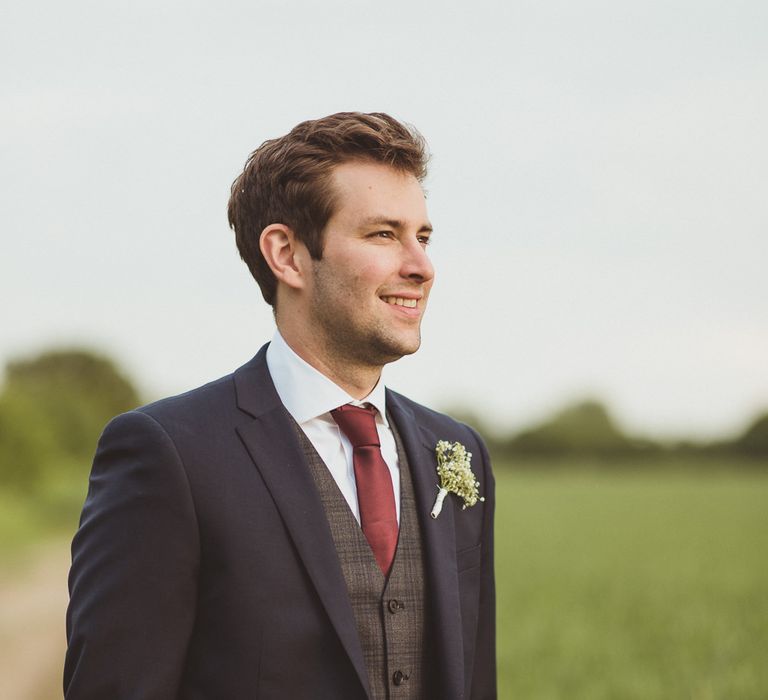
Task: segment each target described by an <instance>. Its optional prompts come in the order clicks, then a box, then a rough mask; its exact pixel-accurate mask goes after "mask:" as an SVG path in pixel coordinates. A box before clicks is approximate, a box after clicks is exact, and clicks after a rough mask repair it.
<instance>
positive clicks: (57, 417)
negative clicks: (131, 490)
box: [0, 348, 768, 494]
mask: <svg viewBox="0 0 768 700" xmlns="http://www.w3.org/2000/svg"><path fill="white" fill-rule="evenodd" d="M141 403H142V401H141V397H140V395H139V392H138V391H137V389H136V387H135V386H134V384H133V383H132V381H131V380H130V379H129V378H128V377H127V376H126V374H125V373H124V372H123V371H122V370H121V369H120V368H118V367H117V365H116V364H115V363H114V361H113V360H111V359H110V358H109V357H107V356H105V355H101V354H98V353H94V352H92V351H90V350H86V349H78V348H72V349H52V350H49V351H46V352H43V353H41V354H39V355H37V356H33V357H26V358H19V359H16V360H12V361H10V362H8V364H7V365H6V367H5V376H4V382H3V385H2V389H0V488H2V489H13V490H16V491H19V492H25V493H29V494H34V493H35V492H37V491H39V490H40V489H42V488H44V487H45V485H46V484H49V483H50V482H51V481H55V480H66V479H72V480H78V481H79V482H84V479H85V477H86V476H87V473H88V470H89V469H90V463H91V460H92V457H93V453H94V450H95V447H96V442H97V440H98V436H99V435H100V433H101V431H102V430H103V428H104V426H105V425H106V423H107V422H108V421H109V419H110V418H112V417H113V416H115V415H117V414H119V413H122V412H124V411H128V410H131V409H132V408H135V407H136V406H138V405H140V404H141ZM455 413H456V412H454V414H455ZM469 422H471V423H473V424H474V425H477V424H478V421H477V420H476V419H472V420H471V421H469ZM480 428H481V432H483V433H484V435H485V437H486V439H487V441H488V444H489V447H490V449H491V452H492V454H493V456H494V457H495V458H497V459H500V460H501V462H503V463H514V462H515V460H518V461H519V460H521V459H522V460H526V459H529V458H533V459H534V460H535V459H541V460H549V461H557V460H561V461H563V462H565V461H567V460H568V459H570V458H590V459H591V458H605V459H606V461H607V462H610V463H615V462H616V461H617V460H621V459H624V458H632V459H636V458H638V457H644V458H656V457H659V456H662V455H670V454H673V455H680V454H684V455H688V456H695V457H703V456H715V457H722V456H734V457H740V458H748V459H749V460H751V461H752V462H754V463H756V464H760V465H768V412H766V413H763V414H762V415H760V416H758V417H757V418H756V419H755V420H754V421H753V422H752V423H751V424H750V425H749V426H747V428H746V429H745V430H744V431H743V432H742V433H741V434H740V435H737V436H734V437H733V439H730V440H723V441H719V442H709V443H695V442H684V443H682V442H681V443H676V444H664V443H659V442H655V441H652V440H648V439H642V438H637V437H633V436H631V435H628V434H626V433H625V432H624V431H623V430H622V429H621V428H620V427H619V426H618V425H617V423H616V421H615V420H614V419H613V417H612V416H611V415H610V412H609V411H608V409H607V408H606V407H605V406H604V405H603V404H601V403H600V402H599V401H583V402H580V403H576V404H574V405H571V406H567V407H566V408H564V409H563V410H561V411H559V412H557V413H556V414H555V415H553V416H552V417H551V418H548V419H547V420H544V421H542V422H540V423H538V424H536V425H532V426H530V427H528V428H525V429H523V430H521V431H518V432H516V433H513V434H509V435H503V436H498V435H494V434H493V433H491V432H490V431H484V430H482V425H481V426H480Z"/></svg>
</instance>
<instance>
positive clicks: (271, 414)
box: [234, 345, 370, 696]
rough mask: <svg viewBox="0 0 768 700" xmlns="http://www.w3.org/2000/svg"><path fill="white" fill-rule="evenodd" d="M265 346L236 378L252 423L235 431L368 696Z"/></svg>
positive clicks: (352, 627)
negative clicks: (249, 456) (273, 380)
mask: <svg viewBox="0 0 768 700" xmlns="http://www.w3.org/2000/svg"><path fill="white" fill-rule="evenodd" d="M266 348H267V346H266V345H265V346H264V347H263V348H261V350H260V351H259V353H258V354H257V355H256V357H254V358H253V360H251V361H250V362H249V363H248V364H246V365H244V366H243V367H241V368H240V369H238V370H237V371H236V372H235V375H234V380H235V389H236V392H237V403H238V407H239V408H240V409H241V410H243V411H245V412H246V413H248V414H250V415H251V416H252V417H253V420H252V421H250V422H248V423H246V424H244V425H241V426H239V427H238V428H237V432H238V434H239V435H240V438H241V439H242V441H243V443H244V444H245V446H246V448H247V449H248V452H249V453H250V455H251V458H252V459H253V461H254V463H255V464H256V467H257V469H258V470H259V472H260V473H261V476H262V478H263V479H264V483H265V484H266V485H267V488H268V489H269V491H270V493H271V495H272V498H273V499H274V501H275V504H276V506H277V509H278V510H279V511H280V515H281V517H282V518H283V521H284V523H285V526H286V528H287V530H288V532H289V534H290V536H291V539H292V540H293V543H294V545H295V546H296V550H297V552H298V554H299V556H300V557H301V560H302V562H303V563H304V566H305V567H306V570H307V573H308V574H309V577H310V579H311V580H312V582H313V584H314V586H315V588H316V590H317V593H318V595H319V597H320V600H321V601H322V604H323V606H324V607H325V610H326V612H327V613H328V617H329V618H330V620H331V623H332V624H333V626H334V628H335V630H336V633H337V634H338V636H339V639H340V640H341V643H342V646H343V647H344V650H345V651H346V652H347V654H348V655H349V658H350V660H351V661H352V664H353V666H354V667H355V670H356V671H357V675H358V676H359V678H360V682H361V684H362V686H363V688H365V691H366V693H367V694H368V695H369V696H370V689H369V686H368V673H367V671H366V668H365V662H364V660H363V650H362V647H361V645H360V640H359V638H358V634H357V626H356V624H355V617H354V613H353V612H352V606H351V604H350V602H349V595H348V594H347V586H346V582H345V581H344V575H343V573H342V571H341V565H340V563H339V559H338V555H337V554H336V548H335V546H334V543H333V539H332V537H331V531H330V528H329V526H328V520H327V518H326V515H325V511H324V510H323V505H322V502H321V500H320V496H319V494H318V493H317V488H316V486H315V482H314V481H313V479H312V475H311V473H310V471H309V469H308V467H307V465H306V463H305V460H304V455H303V453H302V450H301V447H300V445H299V442H298V440H297V439H296V436H295V433H294V428H293V426H292V425H291V423H290V417H289V416H288V414H287V413H286V411H285V408H284V407H283V405H282V403H281V401H280V398H279V397H278V395H277V392H276V391H275V387H274V384H273V383H272V378H271V377H270V375H269V371H268V369H267V363H266Z"/></svg>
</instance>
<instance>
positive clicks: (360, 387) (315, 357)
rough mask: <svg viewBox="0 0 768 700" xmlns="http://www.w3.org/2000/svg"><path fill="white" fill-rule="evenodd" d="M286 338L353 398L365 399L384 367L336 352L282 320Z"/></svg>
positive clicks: (309, 363)
mask: <svg viewBox="0 0 768 700" xmlns="http://www.w3.org/2000/svg"><path fill="white" fill-rule="evenodd" d="M278 330H279V331H280V335H281V336H282V337H283V340H284V341H285V342H286V343H287V344H288V347H290V348H291V350H293V351H294V352H295V353H296V354H297V355H298V356H299V357H300V358H301V359H302V360H304V362H306V363H307V364H308V365H311V366H312V367H314V368H315V369H316V370H317V371H318V372H320V373H321V374H324V375H325V376H326V377H328V379H330V380H331V381H332V382H333V383H334V384H336V385H337V386H340V387H341V388H342V389H344V391H346V392H347V393H348V394H349V395H350V396H351V397H352V398H355V399H364V398H365V397H366V396H368V394H370V393H371V392H372V391H373V389H374V387H375V386H376V384H377V383H378V381H379V379H380V378H381V370H382V368H381V367H379V366H376V365H366V364H361V363H360V362H358V361H355V360H353V359H351V358H342V357H337V356H336V355H335V354H334V353H333V352H329V351H328V350H327V348H326V347H325V346H324V345H323V344H322V343H318V342H316V341H315V342H312V341H311V340H309V339H307V338H302V337H301V336H300V334H296V333H293V332H292V331H291V329H290V328H283V327H281V326H280V325H279V324H278Z"/></svg>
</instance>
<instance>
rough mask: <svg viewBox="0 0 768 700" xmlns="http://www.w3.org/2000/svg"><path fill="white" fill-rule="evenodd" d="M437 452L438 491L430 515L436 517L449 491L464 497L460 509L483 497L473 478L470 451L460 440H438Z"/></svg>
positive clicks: (478, 484) (482, 499)
mask: <svg viewBox="0 0 768 700" xmlns="http://www.w3.org/2000/svg"><path fill="white" fill-rule="evenodd" d="M435 452H436V453H437V475H438V476H439V477H440V491H438V493H437V499H435V505H434V506H432V512H431V513H430V515H431V516H432V517H433V518H436V517H437V516H438V515H440V511H441V510H442V509H443V501H444V500H445V497H446V496H447V495H448V494H449V493H455V494H456V495H457V496H460V497H461V498H463V499H464V505H463V506H462V510H464V509H466V508H467V507H468V506H473V505H475V503H477V502H478V501H484V500H485V498H483V497H482V496H480V495H479V493H478V491H477V488H478V486H480V482H479V481H478V480H477V479H476V478H475V475H474V473H473V472H472V467H471V466H470V463H469V461H470V460H471V459H472V453H471V452H467V448H466V447H464V445H462V444H461V443H460V442H447V441H445V440H440V442H438V443H437V447H435Z"/></svg>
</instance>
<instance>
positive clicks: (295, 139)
mask: <svg viewBox="0 0 768 700" xmlns="http://www.w3.org/2000/svg"><path fill="white" fill-rule="evenodd" d="M355 160H360V161H373V162H375V163H382V164H385V165H389V166H391V167H392V168H395V169H396V170H400V171H403V172H407V173H410V174H412V175H413V176H414V177H416V178H417V179H418V180H419V181H420V182H421V181H422V180H423V179H424V178H425V177H426V174H427V160H428V155H427V153H426V144H425V142H424V139H423V137H422V136H421V134H419V132H418V131H416V130H415V129H414V128H413V127H410V126H406V125H404V124H401V123H400V122H398V121H397V120H396V119H393V118H392V117H390V116H389V115H388V114H384V113H381V112H373V113H371V114H363V113H361V112H339V113H338V114H332V115H330V116H328V117H323V118H322V119H315V120H312V121H305V122H302V123H301V124H299V125H298V126H295V127H294V128H293V129H291V131H290V133H288V134H286V135H285V136H282V137H280V138H277V139H271V140H270V141H265V142H264V143H263V144H261V146H259V147H258V148H257V149H256V150H255V151H254V152H253V153H251V155H250V156H249V157H248V160H247V161H246V163H245V168H244V169H243V172H242V173H241V174H240V175H239V176H238V177H237V179H236V180H235V181H234V182H233V183H232V194H231V196H230V198H229V206H228V209H227V213H228V215H229V225H230V227H231V228H232V229H233V230H234V232H235V240H236V242H237V249H238V250H239V252H240V257H241V258H242V259H243V261H244V262H245V264H246V265H248V269H249V270H250V271H251V274H252V275H253V276H254V278H255V279H256V281H257V282H258V283H259V287H260V288H261V293H262V295H263V296H264V299H265V300H266V302H267V303H268V304H271V305H272V306H274V305H275V297H276V293H277V280H276V279H275V276H274V275H273V274H272V270H271V269H270V268H269V265H267V262H266V260H265V259H264V256H263V255H262V254H261V249H260V248H259V238H260V237H261V232H262V231H263V230H264V229H265V228H266V227H267V226H269V225H270V224H284V225H285V226H288V227H289V228H291V229H292V230H293V232H294V233H295V234H296V237H297V238H298V239H299V240H300V241H302V242H303V243H304V245H306V246H307V250H308V251H309V254H310V255H311V256H312V258H314V259H315V260H320V259H321V258H322V255H323V230H324V229H325V225H326V224H327V223H328V220H329V219H330V218H331V216H332V215H333V211H334V207H335V204H336V201H335V192H334V191H333V188H332V186H331V174H332V171H333V168H334V167H335V166H337V165H341V164H342V163H347V162H350V161H355Z"/></svg>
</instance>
